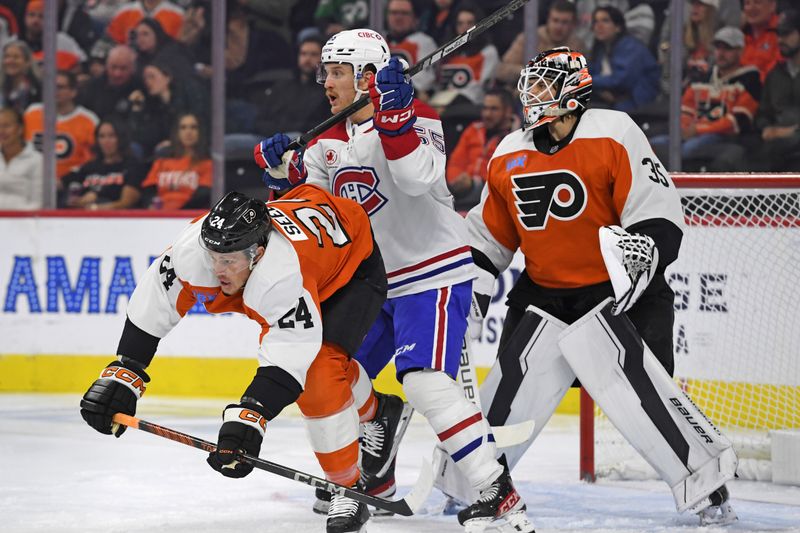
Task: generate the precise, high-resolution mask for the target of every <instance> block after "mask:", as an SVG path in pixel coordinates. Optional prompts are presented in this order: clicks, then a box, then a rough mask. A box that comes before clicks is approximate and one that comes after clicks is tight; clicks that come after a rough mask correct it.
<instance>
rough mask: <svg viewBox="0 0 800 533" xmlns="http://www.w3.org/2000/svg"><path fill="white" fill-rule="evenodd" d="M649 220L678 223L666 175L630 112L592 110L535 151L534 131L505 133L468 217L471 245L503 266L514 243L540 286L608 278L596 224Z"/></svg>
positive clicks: (578, 284) (579, 284)
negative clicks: (563, 138) (546, 148)
mask: <svg viewBox="0 0 800 533" xmlns="http://www.w3.org/2000/svg"><path fill="white" fill-rule="evenodd" d="M651 219H665V220H667V221H669V222H672V223H673V224H675V226H677V227H678V228H682V227H683V212H682V210H681V203H680V198H679V196H678V192H677V190H676V189H675V185H674V184H673V183H672V179H671V178H670V176H669V174H668V173H667V172H666V170H664V167H663V166H662V165H661V163H660V162H659V161H658V158H657V157H656V155H655V154H654V153H653V150H652V149H651V148H650V144H649V143H648V142H647V138H646V137H645V135H644V133H643V132H642V130H641V129H639V127H638V126H637V125H636V124H635V123H634V122H633V120H631V118H630V117H629V116H628V115H627V114H625V113H622V112H619V111H610V110H600V109H589V110H587V111H586V112H585V113H584V114H583V116H582V117H581V118H580V121H579V122H578V126H577V127H576V129H575V131H574V135H573V137H572V140H571V141H570V142H569V144H567V145H565V146H563V147H561V148H560V149H557V150H553V153H543V152H540V151H538V150H537V148H536V146H535V145H534V141H533V132H532V131H522V130H517V131H515V132H512V133H511V134H509V135H508V136H507V137H506V138H505V139H503V141H502V142H501V143H500V145H498V147H497V150H496V151H495V153H494V156H493V157H492V159H491V160H490V162H489V172H488V177H487V180H486V186H485V187H484V190H483V193H482V195H481V202H480V203H479V204H478V205H477V206H475V207H474V208H473V209H472V210H471V211H470V212H469V214H468V216H467V223H468V226H469V230H470V237H471V244H472V246H474V247H475V248H477V249H478V250H480V251H481V252H483V253H484V254H486V256H488V257H489V259H490V260H491V261H492V263H493V264H494V265H495V267H497V268H498V269H499V270H500V271H503V270H505V269H506V268H507V267H508V265H509V263H510V262H511V258H512V256H513V255H514V252H515V251H516V250H517V249H520V250H522V253H523V254H524V255H525V269H526V271H527V273H528V276H529V277H530V278H531V279H532V280H533V281H534V282H535V283H536V284H538V285H541V286H544V287H550V288H576V287H584V286H587V285H593V284H596V283H602V282H604V281H608V279H609V278H608V272H607V271H606V267H605V263H604V262H603V257H602V255H601V253H600V244H599V238H598V230H599V228H600V227H601V226H605V225H611V224H616V225H619V226H622V227H623V228H628V227H630V226H632V225H634V224H636V223H638V222H642V221H645V220H651Z"/></svg>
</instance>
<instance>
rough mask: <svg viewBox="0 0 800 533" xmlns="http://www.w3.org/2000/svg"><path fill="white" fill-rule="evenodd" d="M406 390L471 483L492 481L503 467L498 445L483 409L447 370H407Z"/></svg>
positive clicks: (478, 484) (483, 484)
mask: <svg viewBox="0 0 800 533" xmlns="http://www.w3.org/2000/svg"><path fill="white" fill-rule="evenodd" d="M403 391H404V392H405V393H406V397H407V398H408V402H409V403H410V404H411V406H412V407H413V408H414V409H416V410H417V411H418V412H419V413H421V414H422V415H423V416H424V417H425V418H426V419H427V420H428V423H429V424H430V425H431V427H432V428H433V430H434V431H435V432H436V435H437V437H438V438H439V441H440V442H441V444H442V447H443V448H444V449H445V450H446V451H447V454H448V455H450V457H452V459H453V461H455V463H456V465H457V466H458V468H459V470H460V471H461V472H462V473H463V474H464V475H465V476H466V477H467V479H468V480H469V483H470V485H471V486H472V487H473V488H474V489H475V490H477V491H481V490H483V489H485V488H487V487H488V486H489V485H491V483H492V481H494V480H495V479H496V478H497V476H499V475H500V473H501V472H502V471H503V467H502V466H501V465H500V463H498V462H497V460H496V459H495V456H496V454H497V446H495V444H494V439H493V437H491V429H490V428H489V425H488V424H487V422H486V419H484V417H483V415H482V414H481V411H480V409H479V408H478V406H477V405H475V404H474V403H472V402H471V401H469V400H468V399H467V398H465V397H464V394H463V391H462V390H461V387H459V386H458V384H457V383H456V382H455V381H454V380H453V379H452V378H451V377H450V376H448V375H447V374H445V373H444V372H439V371H433V370H420V371H415V372H408V373H406V374H405V376H404V377H403Z"/></svg>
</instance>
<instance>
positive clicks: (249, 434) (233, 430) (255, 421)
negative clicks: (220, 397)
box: [206, 401, 267, 478]
mask: <svg viewBox="0 0 800 533" xmlns="http://www.w3.org/2000/svg"><path fill="white" fill-rule="evenodd" d="M263 411H264V406H262V405H260V404H256V403H250V402H247V401H243V402H242V403H238V404H231V405H229V406H228V407H226V408H225V411H223V412H222V427H221V428H220V429H219V439H218V440H217V450H216V451H214V452H211V453H209V454H208V459H206V462H208V464H209V465H211V468H213V469H214V470H216V471H217V472H219V473H220V474H222V475H223V476H225V477H233V478H240V477H244V476H246V475H247V474H249V473H250V472H252V471H253V465H251V464H249V463H246V462H242V461H240V460H239V459H240V458H239V457H238V455H239V454H241V453H247V454H249V455H253V456H256V457H257V456H258V452H259V451H261V441H262V440H263V439H264V432H265V431H266V429H267V419H266V418H264V414H263Z"/></svg>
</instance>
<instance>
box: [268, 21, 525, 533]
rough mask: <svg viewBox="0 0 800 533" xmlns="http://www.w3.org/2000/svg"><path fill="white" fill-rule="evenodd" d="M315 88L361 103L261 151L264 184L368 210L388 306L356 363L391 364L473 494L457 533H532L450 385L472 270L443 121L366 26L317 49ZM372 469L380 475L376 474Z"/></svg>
mask: <svg viewBox="0 0 800 533" xmlns="http://www.w3.org/2000/svg"><path fill="white" fill-rule="evenodd" d="M318 81H319V82H320V83H323V84H324V87H325V94H326V96H327V97H328V100H329V101H330V105H331V111H332V112H333V113H336V112H338V111H340V110H341V109H343V108H345V107H346V106H347V105H349V104H351V103H352V102H353V101H355V100H356V99H358V98H360V97H361V96H362V95H364V94H369V97H370V99H371V101H370V103H369V104H368V105H367V106H366V107H364V108H362V109H361V110H359V111H358V112H356V113H355V114H353V115H352V116H350V118H349V119H348V120H347V121H346V122H342V123H340V124H338V125H337V126H334V127H332V128H331V129H330V130H328V131H327V132H325V133H323V134H322V135H320V136H319V137H317V138H316V139H314V140H312V141H311V142H310V143H309V145H308V147H307V148H306V150H305V152H304V153H303V154H299V153H296V152H292V151H289V152H287V151H286V150H287V145H288V144H289V138H288V137H287V136H286V135H283V134H276V135H274V136H273V137H271V138H269V139H266V140H264V141H262V142H261V143H259V144H258V145H257V146H256V147H255V158H256V162H257V163H258V164H259V165H260V166H261V167H262V168H265V169H266V173H265V181H266V182H267V183H268V185H270V186H271V187H272V188H274V189H285V188H288V187H291V186H292V185H293V184H295V183H299V182H302V181H303V180H306V179H307V181H308V183H312V184H316V185H320V186H322V187H324V188H326V189H328V190H330V191H332V192H333V194H335V195H336V196H343V197H347V198H352V199H354V200H356V201H357V202H359V203H360V204H361V206H362V207H363V208H364V209H365V210H366V211H367V213H368V214H369V217H370V221H371V222H372V227H373V229H374V231H375V239H376V240H377V242H378V244H379V245H380V248H381V251H382V253H383V258H384V261H385V263H386V271H387V279H388V284H389V285H388V286H389V298H388V300H387V302H386V303H385V304H384V306H383V309H382V310H381V313H380V315H379V317H378V319H377V320H376V322H375V324H374V325H373V327H372V329H371V330H370V332H369V333H368V334H367V337H366V339H365V340H364V343H363V344H362V346H361V348H360V349H359V351H358V354H357V356H356V357H357V359H358V360H359V362H361V364H362V365H363V366H364V367H365V368H366V369H367V371H368V373H369V375H370V377H374V376H376V375H377V374H378V372H379V371H380V370H381V369H382V368H383V367H384V366H385V365H386V364H387V363H388V362H389V361H390V360H391V359H392V357H394V360H395V366H396V368H397V378H398V381H400V383H402V386H403V391H404V392H405V395H406V397H407V398H408V401H409V403H410V404H411V406H413V408H414V409H416V410H417V411H419V412H420V413H422V414H423V415H424V416H425V418H426V419H427V420H428V422H429V423H430V425H431V427H432V428H433V429H434V431H435V432H436V434H437V436H438V437H439V440H440V441H441V443H442V445H443V447H444V449H445V450H446V451H447V453H448V454H449V455H450V456H451V457H452V458H453V460H454V461H455V463H456V465H458V467H459V468H460V470H461V472H463V473H464V475H465V476H466V478H467V479H468V480H469V483H470V484H471V486H472V487H473V488H474V489H475V490H476V491H477V493H478V494H480V497H479V499H478V500H477V501H475V502H474V503H473V504H472V505H471V506H469V507H467V508H466V509H464V510H462V511H461V512H460V513H459V515H458V519H459V522H460V523H461V524H463V525H464V526H465V528H466V530H467V531H482V530H483V529H484V528H486V527H487V526H492V527H495V526H499V527H511V528H513V530H514V531H525V532H530V531H533V526H532V525H531V524H530V522H528V520H527V518H526V514H525V505H524V504H523V502H522V500H521V498H520V497H519V494H518V493H517V492H516V490H515V489H514V486H513V483H512V481H511V478H510V475H509V473H508V471H507V470H505V469H504V468H503V466H502V465H501V464H500V463H499V462H498V461H497V460H496V459H495V455H496V446H495V444H494V440H493V437H492V436H491V431H490V427H489V425H488V424H487V422H486V420H485V419H484V418H483V416H482V415H481V412H480V409H479V408H478V407H477V406H476V405H475V404H473V403H472V402H471V401H469V400H468V399H466V398H465V397H464V395H463V392H462V391H461V388H460V387H459V386H458V385H457V383H456V381H455V379H454V377H455V375H456V370H457V368H458V364H459V358H460V351H461V344H462V340H463V337H464V334H465V333H466V329H467V316H468V314H469V307H470V302H471V295H472V279H473V278H474V276H475V271H474V265H473V261H472V255H471V251H470V247H469V245H468V234H467V229H466V225H465V222H464V220H463V218H462V217H461V216H460V215H459V214H458V213H456V212H455V211H454V210H453V200H452V196H451V195H450V193H449V191H448V189H447V185H446V181H445V163H446V158H445V147H444V138H443V134H442V125H441V121H440V120H439V117H438V116H437V115H436V113H435V112H434V111H433V110H432V109H431V108H430V107H428V106H426V105H425V104H423V103H422V102H420V101H419V100H417V99H415V98H414V90H413V87H412V85H411V83H410V81H409V80H408V79H407V77H406V76H405V75H404V74H403V64H402V63H401V61H400V60H399V59H397V58H392V59H390V54H389V47H388V46H387V44H386V42H385V40H384V39H383V37H382V36H381V35H379V34H378V33H376V32H374V31H372V30H369V29H355V30H348V31H343V32H340V33H338V34H336V35H334V36H333V37H332V38H331V39H330V40H329V41H328V42H327V43H326V44H325V46H324V47H323V49H322V64H321V65H320V76H319V79H318ZM367 430H368V427H366V428H365V439H364V441H365V443H367V438H366V437H367ZM363 448H365V444H364V443H362V455H364V456H365V457H368V456H369V451H368V450H363ZM390 460H391V461H393V459H392V458H390V457H387V458H386V459H385V460H384V461H375V462H374V463H372V464H367V463H366V462H364V463H363V464H362V466H363V470H364V473H365V477H366V480H367V484H368V487H369V488H371V489H372V490H374V491H381V492H380V494H391V493H393V492H394V490H395V489H394V472H393V470H394V468H393V467H394V464H393V462H391V463H390V465H389V468H388V470H387V469H385V464H386V463H387V462H389V461H390ZM381 462H383V463H384V470H385V472H381V471H380V470H376V467H377V465H379V464H380V463H381Z"/></svg>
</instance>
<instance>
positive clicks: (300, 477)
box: [114, 413, 433, 516]
mask: <svg viewBox="0 0 800 533" xmlns="http://www.w3.org/2000/svg"><path fill="white" fill-rule="evenodd" d="M114 422H115V423H117V424H122V425H123V426H128V427H130V428H134V429H139V430H141V431H146V432H147V433H152V434H154V435H158V436H159V437H164V438H165V439H169V440H174V441H175V442H180V443H182V444H186V445H187V446H192V447H194V448H198V449H200V450H204V451H207V452H213V451H215V450H216V449H217V446H216V445H215V444H213V443H211V442H208V441H206V440H203V439H200V438H197V437H193V436H191V435H187V434H186V433H181V432H180V431H175V430H174V429H169V428H166V427H164V426H159V425H158V424H153V423H152V422H147V421H145V420H141V419H139V418H136V417H134V416H129V415H126V414H122V413H117V414H115V415H114ZM240 459H242V460H243V461H246V462H248V463H250V464H251V465H253V466H254V467H255V468H258V469H260V470H266V471H267V472H271V473H273V474H277V475H279V476H281V477H285V478H288V479H294V480H295V481H299V482H300V483H305V484H306V485H311V486H312V487H316V488H320V489H325V490H326V491H328V492H330V493H334V494H340V495H343V496H347V497H348V498H352V499H354V500H356V501H359V502H362V503H366V504H368V505H372V506H373V507H378V508H380V509H385V510H387V511H391V512H392V513H395V514H399V515H402V516H411V515H413V514H414V513H415V512H416V511H417V510H419V508H420V507H421V506H422V504H423V503H424V502H425V500H426V499H427V497H428V494H430V492H431V488H432V487H433V472H432V471H431V467H430V465H429V464H428V463H427V462H426V461H423V464H422V471H421V472H420V475H419V479H417V483H416V484H415V485H414V487H413V488H412V489H411V491H410V492H409V493H408V494H407V495H406V497H405V498H403V499H402V500H397V501H392V500H386V499H384V498H378V497H376V496H370V495H369V494H366V493H364V492H361V491H359V490H356V489H351V488H349V487H344V486H342V485H337V484H336V483H331V482H330V481H326V480H324V479H322V478H318V477H315V476H312V475H311V474H306V473H304V472H300V471H299V470H294V469H293V468H289V467H288V466H283V465H279V464H277V463H273V462H271V461H266V460H264V459H260V458H258V457H253V456H252V455H247V454H241V455H240Z"/></svg>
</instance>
